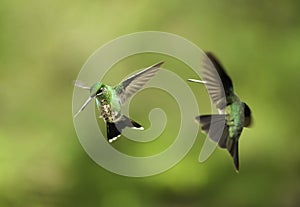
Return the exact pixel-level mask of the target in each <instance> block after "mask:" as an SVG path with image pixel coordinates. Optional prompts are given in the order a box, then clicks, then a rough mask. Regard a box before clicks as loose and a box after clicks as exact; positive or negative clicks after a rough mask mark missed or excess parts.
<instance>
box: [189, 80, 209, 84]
mask: <svg viewBox="0 0 300 207" xmlns="http://www.w3.org/2000/svg"><path fill="white" fill-rule="evenodd" d="M188 81H191V82H195V83H203V84H206V81H202V80H196V79H188Z"/></svg>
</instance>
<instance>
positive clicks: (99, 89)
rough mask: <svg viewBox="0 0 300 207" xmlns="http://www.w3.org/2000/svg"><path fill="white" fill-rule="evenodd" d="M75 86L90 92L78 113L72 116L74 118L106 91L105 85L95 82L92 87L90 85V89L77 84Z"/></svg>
mask: <svg viewBox="0 0 300 207" xmlns="http://www.w3.org/2000/svg"><path fill="white" fill-rule="evenodd" d="M75 85H76V86H78V87H80V88H83V89H89V90H90V94H91V95H90V97H89V98H88V99H87V100H86V101H85V103H84V104H83V105H82V106H81V108H80V109H79V111H78V112H77V113H76V114H75V115H74V117H76V116H77V115H78V114H79V113H80V112H81V111H83V109H84V108H85V107H86V106H87V105H88V104H89V103H90V102H91V101H92V100H93V99H94V98H96V97H97V96H100V95H101V94H102V93H103V92H105V91H106V88H105V85H104V84H103V83H101V82H97V83H95V84H94V85H92V86H91V87H90V88H89V87H87V86H82V84H80V83H79V82H77V83H75Z"/></svg>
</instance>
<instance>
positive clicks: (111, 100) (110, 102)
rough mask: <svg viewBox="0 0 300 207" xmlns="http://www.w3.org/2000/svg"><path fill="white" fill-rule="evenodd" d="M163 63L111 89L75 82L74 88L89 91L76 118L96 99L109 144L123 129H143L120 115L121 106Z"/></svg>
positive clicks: (98, 83) (98, 84) (99, 84)
mask: <svg viewBox="0 0 300 207" xmlns="http://www.w3.org/2000/svg"><path fill="white" fill-rule="evenodd" d="M162 64H163V62H160V63H157V64H155V65H153V66H150V67H148V68H146V69H144V70H142V71H140V72H138V73H136V74H135V75H133V76H131V77H129V78H127V79H125V80H123V81H121V83H119V84H118V85H116V86H114V87H111V86H109V85H105V84H104V83H102V82H97V83H95V84H93V85H92V86H91V87H88V86H86V85H84V84H82V83H81V82H79V81H76V82H75V86H77V87H79V88H83V89H87V90H89V91H90V97H89V98H88V99H87V100H86V102H85V103H84V104H83V105H82V107H81V108H80V109H79V111H78V112H77V113H76V114H75V116H74V117H76V116H77V115H78V114H79V113H80V112H81V111H83V110H84V108H85V107H86V106H87V105H88V103H90V102H91V101H92V100H93V99H96V105H97V108H98V110H99V112H100V116H99V118H103V119H104V121H105V122H106V129H107V139H108V141H109V142H112V141H114V140H116V139H117V138H118V137H120V136H121V133H122V130H123V129H124V128H125V127H130V128H134V129H139V130H143V129H144V128H143V127H142V126H141V125H140V124H138V123H137V122H135V121H133V120H131V119H130V118H128V117H127V116H125V115H123V114H122V113H121V106H122V105H123V104H124V103H125V102H126V100H128V99H129V98H130V97H131V96H132V95H133V94H135V93H136V92H137V91H138V90H140V89H141V88H142V87H143V86H144V85H145V84H146V83H147V82H148V81H149V80H150V79H151V78H152V77H153V76H154V75H156V73H157V72H158V70H159V68H160V66H161V65H162Z"/></svg>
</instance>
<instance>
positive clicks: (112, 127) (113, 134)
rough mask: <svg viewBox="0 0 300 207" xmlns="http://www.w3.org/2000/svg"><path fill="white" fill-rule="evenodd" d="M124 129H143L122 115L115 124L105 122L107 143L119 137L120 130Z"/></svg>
mask: <svg viewBox="0 0 300 207" xmlns="http://www.w3.org/2000/svg"><path fill="white" fill-rule="evenodd" d="M125 127H130V128H134V129H139V130H143V129H144V128H143V127H142V126H141V125H140V124H139V123H137V122H135V121H133V120H131V119H129V118H128V117H127V116H124V115H122V116H121V117H120V118H119V119H118V120H117V121H116V122H106V128H107V139H108V142H113V141H114V140H116V139H117V138H118V137H120V136H121V133H122V130H123V129H124V128H125Z"/></svg>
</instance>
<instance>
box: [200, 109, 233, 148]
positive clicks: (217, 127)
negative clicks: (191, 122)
mask: <svg viewBox="0 0 300 207" xmlns="http://www.w3.org/2000/svg"><path fill="white" fill-rule="evenodd" d="M225 119H226V115H224V114H214V115H202V116H197V117H196V121H197V122H199V123H200V124H201V125H202V127H201V129H202V131H204V132H205V133H206V134H208V136H209V138H210V139H211V140H213V141H215V142H217V143H218V145H219V147H221V148H226V142H227V138H228V135H229V133H228V126H227V125H226V123H225Z"/></svg>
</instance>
